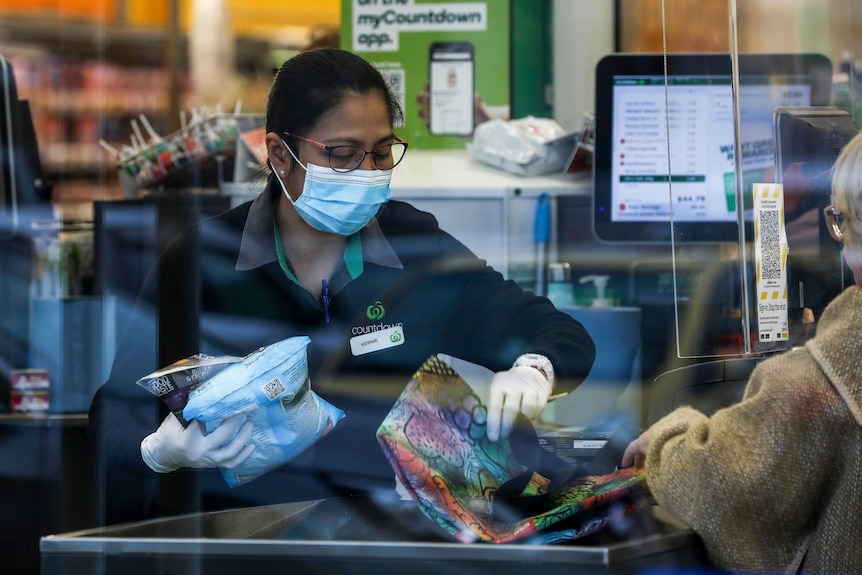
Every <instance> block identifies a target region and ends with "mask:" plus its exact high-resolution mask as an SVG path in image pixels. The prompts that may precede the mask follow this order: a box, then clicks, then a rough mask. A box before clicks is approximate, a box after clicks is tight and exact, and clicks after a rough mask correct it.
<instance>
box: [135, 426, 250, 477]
mask: <svg viewBox="0 0 862 575" xmlns="http://www.w3.org/2000/svg"><path fill="white" fill-rule="evenodd" d="M237 429H239V432H238V433H237V434H236V437H234V438H233V439H232V440H230V441H229V442H228V439H229V438H230V437H231V436H232V435H233V434H234V432H235V431H237ZM253 429H254V424H253V423H252V422H250V421H246V414H244V413H241V414H237V415H233V416H231V417H228V418H227V419H225V420H224V421H223V422H222V424H221V425H220V426H218V428H216V429H215V430H214V431H213V432H212V433H210V434H209V435H205V434H204V428H203V425H201V424H200V423H199V422H197V421H191V422H190V423H189V426H188V427H185V428H184V427H183V426H182V424H181V423H180V421H179V420H178V419H177V418H176V417H175V416H174V414H173V413H170V414H168V416H167V417H166V418H165V420H164V421H163V422H162V424H161V425H160V426H159V428H158V429H157V430H156V431H155V432H154V433H151V434H150V435H148V436H147V437H145V438H144V440H143V441H142V442H141V457H142V458H143V459H144V463H146V464H147V466H149V468H150V469H152V470H153V471H156V472H158V473H169V472H171V471H174V470H176V469H179V468H180V467H195V468H206V467H224V468H227V469H232V468H234V467H236V466H237V465H239V464H240V463H242V462H243V461H245V460H246V458H247V457H248V456H249V455H251V452H252V451H254V444H253V443H249V440H250V439H251V432H252V430H253Z"/></svg>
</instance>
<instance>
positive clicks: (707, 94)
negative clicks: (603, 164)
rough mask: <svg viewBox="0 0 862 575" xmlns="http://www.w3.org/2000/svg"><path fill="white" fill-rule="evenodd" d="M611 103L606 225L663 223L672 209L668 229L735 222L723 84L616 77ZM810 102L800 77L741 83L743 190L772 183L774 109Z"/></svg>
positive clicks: (728, 94) (729, 110) (727, 87)
mask: <svg viewBox="0 0 862 575" xmlns="http://www.w3.org/2000/svg"><path fill="white" fill-rule="evenodd" d="M613 97H614V121H613V140H612V141H613V150H614V154H613V159H614V160H615V161H614V162H613V164H612V165H611V182H612V191H613V193H612V199H613V202H612V204H611V210H612V212H611V219H612V220H616V221H669V219H670V217H671V208H672V209H673V219H674V221H680V222H683V221H685V222H696V221H729V222H732V221H735V220H736V217H737V216H736V180H735V178H736V176H735V172H734V166H735V150H734V130H733V122H734V116H733V98H732V87H731V79H730V77H729V76H728V77H727V78H726V79H717V78H715V77H703V76H687V77H669V78H667V79H666V78H665V77H664V76H618V77H617V78H616V79H615V81H614V96H613ZM810 102H811V86H810V83H807V82H806V81H805V78H802V77H800V78H782V79H781V81H780V82H776V79H775V78H763V79H762V81H758V79H757V78H745V79H744V83H742V82H741V83H740V120H741V124H742V127H741V136H742V137H741V142H742V144H741V145H742V149H741V160H742V167H743V178H744V181H745V182H746V183H747V182H749V181H750V182H754V181H758V182H771V181H774V177H773V174H772V169H773V166H774V151H773V136H772V133H773V130H772V113H773V110H774V109H775V107H776V106H805V105H808V104H810ZM668 184H670V185H668ZM746 188H748V186H746ZM748 196H750V193H749V194H748ZM746 203H747V198H746ZM750 207H751V206H750V205H746V206H745V208H746V209H750Z"/></svg>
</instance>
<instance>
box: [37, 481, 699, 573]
mask: <svg viewBox="0 0 862 575" xmlns="http://www.w3.org/2000/svg"><path fill="white" fill-rule="evenodd" d="M625 523H626V525H627V529H626V533H622V534H621V533H616V532H615V531H614V530H613V529H607V530H604V531H601V532H598V533H596V534H593V535H591V536H589V537H586V538H583V539H582V540H578V541H576V542H573V543H571V544H565V545H529V544H521V545H519V544H499V545H493V544H484V543H477V544H467V543H458V542H452V540H451V539H445V538H444V533H443V531H442V530H439V529H438V528H437V527H436V525H435V524H434V523H433V522H431V520H430V519H428V518H426V517H425V516H424V515H422V513H421V512H420V511H419V509H418V507H417V506H416V504H415V502H413V501H402V500H399V499H397V496H396V495H395V493H394V492H392V493H391V494H387V495H381V496H379V497H375V496H372V497H369V498H363V499H352V498H344V499H338V498H336V499H324V500H316V501H306V502H298V503H287V504H281V505H270V506H263V507H252V508H246V509H237V510H230V511H221V512H212V513H202V514H191V515H183V516H177V517H173V518H166V519H160V520H153V521H146V522H139V523H130V524H125V525H117V526H113V527H107V528H101V529H91V530H85V531H78V532H73V533H68V534H61V535H51V536H48V537H44V538H43V539H42V541H41V553H42V571H41V573H42V575H61V574H63V575H72V574H75V575H77V574H79V573H123V575H138V574H141V575H144V574H146V575H154V574H161V573H165V574H167V573H189V574H190V573H196V574H201V575H203V574H206V575H222V574H224V575H235V574H237V573H249V572H264V571H263V570H265V569H274V571H272V572H278V573H288V572H290V573H304V574H314V573H326V574H333V573H351V574H369V575H370V574H380V575H388V574H392V575H396V574H397V575H403V574H404V573H410V574H411V575H420V574H425V573H428V574H433V575H439V574H441V573H451V574H458V573H469V574H471V575H475V574H479V573H494V574H495V575H505V574H513V575H515V574H518V575H522V574H523V572H524V569H525V567H527V566H528V565H529V566H530V568H535V569H537V570H540V571H541V573H542V574H543V575H556V574H558V573H559V574H566V575H568V574H571V573H578V574H620V575H622V574H636V573H648V572H653V573H655V572H662V573H667V572H670V571H678V572H679V571H687V572H697V571H701V572H706V571H709V572H713V573H714V572H715V571H714V570H713V569H711V568H710V567H709V564H708V562H707V560H706V556H705V552H704V549H703V546H702V544H701V543H700V540H699V539H698V537H697V536H696V535H695V534H694V532H693V531H691V530H690V529H687V528H685V527H683V526H680V525H678V524H674V523H672V522H670V521H669V520H668V519H666V518H662V515H661V512H660V509H659V508H657V507H646V508H644V509H642V512H639V513H637V514H633V515H631V516H627V517H626V518H625ZM632 533H634V534H633V535H632Z"/></svg>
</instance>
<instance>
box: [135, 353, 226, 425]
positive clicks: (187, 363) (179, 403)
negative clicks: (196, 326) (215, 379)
mask: <svg viewBox="0 0 862 575" xmlns="http://www.w3.org/2000/svg"><path fill="white" fill-rule="evenodd" d="M240 361H242V358H241V357H236V356H232V355H223V356H211V355H207V354H204V353H197V354H195V355H192V356H189V357H187V358H185V359H181V360H179V361H175V362H174V363H172V364H170V365H169V366H167V367H164V368H162V369H160V370H158V371H154V372H153V373H151V374H149V375H146V376H144V377H142V378H140V379H139V380H138V381H137V382H136V383H137V384H138V385H140V386H141V387H143V388H144V389H146V390H147V391H149V392H150V393H152V394H153V395H155V396H156V397H158V398H159V399H161V400H162V402H163V403H164V404H165V405H166V406H167V407H168V409H170V410H171V411H172V412H173V413H174V415H176V416H177V419H179V420H180V423H182V424H183V426H184V427H185V426H187V425H188V421H187V420H186V419H184V418H183V408H184V407H185V406H186V401H187V398H188V395H189V393H190V392H191V390H192V389H194V388H195V386H197V385H199V384H201V383H202V382H204V381H206V380H207V378H210V377H212V376H213V375H215V374H217V373H218V372H219V371H221V370H223V369H224V368H226V367H227V366H229V365H230V364H232V363H237V362H240Z"/></svg>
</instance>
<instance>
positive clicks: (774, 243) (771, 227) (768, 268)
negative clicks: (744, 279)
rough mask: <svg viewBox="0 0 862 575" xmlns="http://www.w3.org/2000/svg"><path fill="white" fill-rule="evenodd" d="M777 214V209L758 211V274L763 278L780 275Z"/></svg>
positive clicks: (773, 277)
mask: <svg viewBox="0 0 862 575" xmlns="http://www.w3.org/2000/svg"><path fill="white" fill-rule="evenodd" d="M778 226H779V214H778V212H777V211H763V212H761V213H760V253H761V260H760V274H761V277H762V278H763V279H765V280H775V279H779V278H780V277H781V247H780V244H779V241H780V239H779V228H778Z"/></svg>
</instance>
